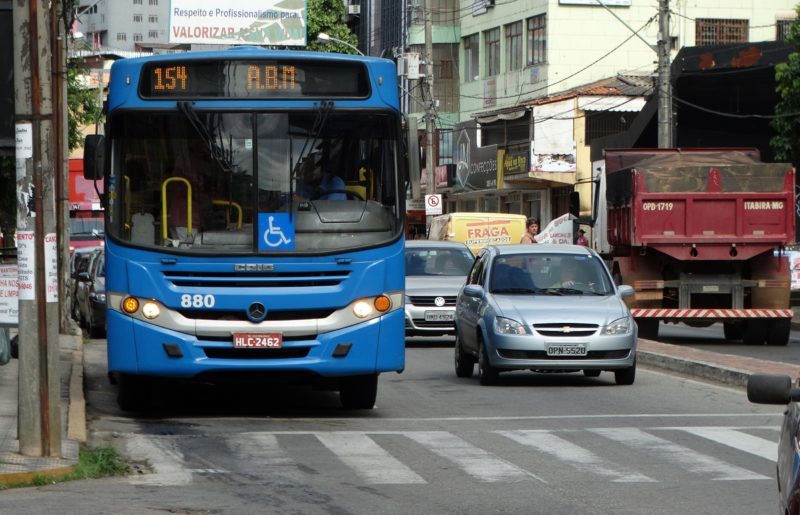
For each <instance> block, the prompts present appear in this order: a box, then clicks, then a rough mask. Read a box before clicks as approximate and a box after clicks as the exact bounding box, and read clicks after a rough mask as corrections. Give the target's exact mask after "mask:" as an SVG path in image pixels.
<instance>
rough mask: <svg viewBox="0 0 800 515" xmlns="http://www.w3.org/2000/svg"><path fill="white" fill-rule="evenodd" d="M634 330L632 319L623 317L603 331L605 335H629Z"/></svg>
mask: <svg viewBox="0 0 800 515" xmlns="http://www.w3.org/2000/svg"><path fill="white" fill-rule="evenodd" d="M632 328H633V322H632V320H631V317H622V318H618V319H616V320H614V321H613V322H611V323H610V324H608V325H607V326H606V328H605V329H603V334H605V335H609V336H610V335H616V334H629V333H630V332H631V329H632Z"/></svg>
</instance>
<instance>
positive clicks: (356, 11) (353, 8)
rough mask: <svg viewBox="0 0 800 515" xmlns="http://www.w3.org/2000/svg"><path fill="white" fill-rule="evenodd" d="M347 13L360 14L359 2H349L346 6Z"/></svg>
mask: <svg viewBox="0 0 800 515" xmlns="http://www.w3.org/2000/svg"><path fill="white" fill-rule="evenodd" d="M347 14H349V15H351V16H353V15H360V14H361V5H359V4H351V5H348V6H347Z"/></svg>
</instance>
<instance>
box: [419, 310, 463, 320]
mask: <svg viewBox="0 0 800 515" xmlns="http://www.w3.org/2000/svg"><path fill="white" fill-rule="evenodd" d="M455 318H456V312H455V311H426V312H425V321H426V322H452V321H453V320H455Z"/></svg>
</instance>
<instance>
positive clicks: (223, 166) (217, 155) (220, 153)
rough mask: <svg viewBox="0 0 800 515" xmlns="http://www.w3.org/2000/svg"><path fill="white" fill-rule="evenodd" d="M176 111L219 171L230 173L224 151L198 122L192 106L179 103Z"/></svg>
mask: <svg viewBox="0 0 800 515" xmlns="http://www.w3.org/2000/svg"><path fill="white" fill-rule="evenodd" d="M178 111H180V112H181V113H182V114H183V115H184V116H185V117H186V119H187V120H189V123H190V124H191V126H192V128H193V129H194V130H195V132H196V133H197V135H198V136H200V138H201V139H202V140H203V142H204V143H205V144H206V146H207V147H208V151H209V154H211V157H212V158H213V159H214V162H215V163H217V166H219V168H220V170H222V171H223V172H231V171H232V169H233V168H232V167H231V164H230V162H229V161H228V160H227V159H225V152H224V150H223V149H222V148H221V147H220V145H219V144H217V142H216V141H214V138H213V137H212V136H211V133H209V131H208V127H206V125H205V124H204V123H203V122H202V121H201V120H200V117H199V116H197V111H195V109H194V105H192V103H191V102H188V101H185V100H183V101H179V102H178Z"/></svg>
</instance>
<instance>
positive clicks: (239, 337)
mask: <svg viewBox="0 0 800 515" xmlns="http://www.w3.org/2000/svg"><path fill="white" fill-rule="evenodd" d="M233 347H234V348H236V349H280V348H281V347H283V335H282V334H280V333H233Z"/></svg>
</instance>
